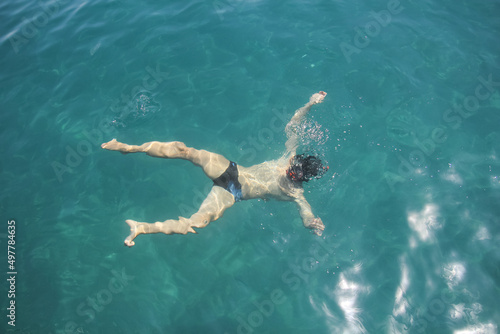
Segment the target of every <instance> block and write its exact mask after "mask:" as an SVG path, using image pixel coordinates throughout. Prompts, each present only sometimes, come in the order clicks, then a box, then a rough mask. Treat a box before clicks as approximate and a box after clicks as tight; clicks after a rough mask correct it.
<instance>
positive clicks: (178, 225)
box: [125, 186, 234, 247]
mask: <svg viewBox="0 0 500 334" xmlns="http://www.w3.org/2000/svg"><path fill="white" fill-rule="evenodd" d="M233 204H234V196H233V195H232V194H230V193H229V192H228V191H226V190H224V189H223V188H221V187H217V186H214V187H213V188H212V190H211V191H210V193H209V194H208V196H207V198H206V199H205V200H204V201H203V203H201V206H200V209H199V210H198V212H196V213H195V214H194V215H192V216H191V217H190V218H184V217H179V219H178V220H174V219H169V220H166V221H164V222H156V223H154V224H149V223H139V222H136V221H135V220H127V221H126V222H127V224H128V225H129V226H130V235H129V236H128V237H127V239H125V245H127V246H129V247H132V246H133V245H135V242H134V241H133V240H134V239H135V238H136V237H137V236H138V235H139V234H149V233H165V234H187V233H188V232H190V233H196V231H195V230H194V229H193V227H194V228H203V227H205V226H207V225H208V224H209V223H210V222H213V221H215V220H217V219H219V218H220V217H222V215H223V213H224V211H225V210H226V209H227V208H229V207H231V206H232V205H233Z"/></svg>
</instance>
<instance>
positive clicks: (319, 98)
mask: <svg viewBox="0 0 500 334" xmlns="http://www.w3.org/2000/svg"><path fill="white" fill-rule="evenodd" d="M325 96H326V93H325V92H323V91H321V92H319V93H316V94H313V96H311V98H310V99H309V103H310V104H317V103H321V102H323V100H324V98H325Z"/></svg>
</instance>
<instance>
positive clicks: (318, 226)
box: [307, 217, 325, 236]
mask: <svg viewBox="0 0 500 334" xmlns="http://www.w3.org/2000/svg"><path fill="white" fill-rule="evenodd" d="M307 228H310V229H311V230H314V231H313V232H314V233H315V234H316V235H317V236H321V235H322V234H323V230H324V229H325V225H323V221H322V220H321V218H319V217H317V218H313V219H311V220H310V221H309V222H308V225H307Z"/></svg>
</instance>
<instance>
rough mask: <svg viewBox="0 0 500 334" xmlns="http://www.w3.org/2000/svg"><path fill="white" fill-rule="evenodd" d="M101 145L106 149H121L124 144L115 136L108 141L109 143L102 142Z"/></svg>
mask: <svg viewBox="0 0 500 334" xmlns="http://www.w3.org/2000/svg"><path fill="white" fill-rule="evenodd" d="M101 147H102V148H103V149H105V150H110V151H119V150H120V148H123V144H122V143H120V142H119V141H118V140H116V139H114V138H113V139H112V140H110V141H108V142H107V143H103V144H101Z"/></svg>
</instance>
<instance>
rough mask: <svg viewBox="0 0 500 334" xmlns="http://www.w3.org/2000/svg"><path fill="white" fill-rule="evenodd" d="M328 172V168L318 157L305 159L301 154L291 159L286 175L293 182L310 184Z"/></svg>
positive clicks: (310, 156) (309, 156) (311, 156)
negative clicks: (310, 181) (312, 180)
mask: <svg viewBox="0 0 500 334" xmlns="http://www.w3.org/2000/svg"><path fill="white" fill-rule="evenodd" d="M327 170H328V166H326V167H324V166H323V163H322V162H321V160H320V159H319V158H318V157H315V156H313V155H308V156H307V157H305V156H304V154H299V155H296V156H294V157H293V158H292V159H291V161H290V167H289V168H288V169H287V171H286V175H287V176H288V178H290V180H292V181H296V182H303V181H305V182H309V180H311V179H313V178H317V179H319V178H320V177H322V176H323V174H325V173H326V171H327Z"/></svg>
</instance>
